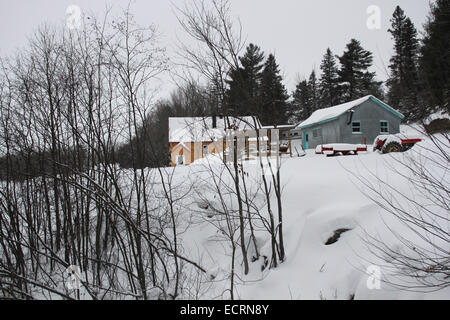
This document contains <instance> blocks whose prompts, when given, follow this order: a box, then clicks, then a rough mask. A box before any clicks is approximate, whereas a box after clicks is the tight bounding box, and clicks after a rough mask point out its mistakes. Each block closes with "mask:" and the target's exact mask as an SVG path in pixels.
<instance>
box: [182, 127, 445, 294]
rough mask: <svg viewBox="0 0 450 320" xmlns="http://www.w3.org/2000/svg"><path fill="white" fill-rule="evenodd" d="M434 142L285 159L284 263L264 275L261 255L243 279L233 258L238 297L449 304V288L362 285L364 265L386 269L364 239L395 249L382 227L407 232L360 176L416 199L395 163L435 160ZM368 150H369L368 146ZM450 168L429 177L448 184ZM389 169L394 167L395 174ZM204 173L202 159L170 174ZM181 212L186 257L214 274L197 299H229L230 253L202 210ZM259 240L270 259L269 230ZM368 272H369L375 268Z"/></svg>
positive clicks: (190, 176) (198, 176)
mask: <svg viewBox="0 0 450 320" xmlns="http://www.w3.org/2000/svg"><path fill="white" fill-rule="evenodd" d="M410 131H411V132H413V131H415V130H414V129H411V128H406V127H404V128H402V132H410ZM416 133H417V132H416ZM433 145H434V144H433V143H431V142H430V141H428V140H427V139H425V141H423V142H421V143H419V144H418V145H416V146H415V147H414V148H413V149H411V150H409V151H408V152H406V153H401V154H388V155H381V154H380V153H374V152H371V151H368V152H366V153H364V152H362V153H360V154H359V155H358V156H353V155H349V156H337V157H326V156H325V155H317V154H315V153H314V150H308V151H307V152H306V156H304V157H294V158H283V161H282V168H281V180H282V185H283V199H284V200H283V218H284V223H283V225H284V236H285V237H284V238H285V248H286V256H287V259H286V260H285V261H284V262H283V263H282V264H281V265H279V266H278V267H277V268H274V269H269V268H266V269H264V270H263V271H261V265H262V258H261V259H260V260H259V261H255V262H252V263H250V272H249V274H248V275H247V276H244V275H243V272H242V259H241V256H240V255H238V256H237V263H236V264H237V275H238V278H237V279H236V291H235V295H236V297H237V298H240V299H353V298H354V299H409V298H412V299H434V298H441V299H450V287H447V288H445V289H444V290H439V291H436V292H431V293H423V292H413V291H401V290H399V289H397V288H394V287H392V286H390V285H388V284H387V283H384V282H381V285H380V287H379V288H375V289H373V287H371V286H370V285H368V284H367V283H368V277H369V274H368V273H367V272H366V271H367V268H368V267H369V266H372V267H370V268H373V266H375V268H380V269H379V270H380V271H381V275H382V277H383V278H384V276H385V274H384V273H385V272H387V270H385V269H384V267H383V266H384V264H385V263H384V262H383V261H381V260H380V259H378V258H376V257H375V256H374V255H373V254H372V253H371V250H370V243H368V240H369V236H375V237H377V238H379V239H382V240H383V242H385V243H386V244H388V245H389V246H392V247H398V248H399V249H400V248H401V243H399V241H398V239H397V238H395V237H394V235H393V234H392V231H391V230H389V229H388V228H387V226H389V228H390V229H392V230H394V231H396V232H399V233H401V234H402V235H405V236H406V235H407V234H408V232H409V231H410V230H408V229H407V228H405V226H404V225H402V224H401V223H400V222H399V220H397V219H395V218H393V217H392V216H391V215H389V214H387V213H386V212H385V210H383V209H382V208H381V207H380V205H378V204H376V203H375V202H374V201H372V200H371V199H370V198H369V197H370V196H371V195H372V196H373V194H371V193H370V191H369V190H368V189H367V188H366V187H365V186H364V185H363V183H362V182H361V181H359V179H358V177H359V178H361V177H363V178H364V179H367V181H370V182H372V183H373V182H374V181H375V177H379V178H381V179H382V180H383V181H388V182H389V184H390V185H392V186H393V188H395V189H396V190H402V192H404V193H405V194H408V195H410V196H411V197H413V198H414V197H420V194H419V191H418V190H412V189H411V186H410V184H409V183H408V180H407V179H406V177H402V176H401V175H400V174H398V173H403V174H405V175H408V172H407V170H406V168H404V167H403V166H402V165H401V164H400V162H404V163H405V162H406V163H408V161H411V158H414V159H415V161H427V160H426V158H427V157H431V158H433V157H434V155H433V153H431V152H430V151H429V149H430V148H433ZM447 147H448V146H447ZM368 149H371V148H370V146H369V148H368ZM447 151H450V150H447ZM220 166H221V165H220V161H211V167H212V168H216V169H217V168H219V167H220ZM430 166H432V164H430ZM448 169H449V168H448V163H442V167H439V168H433V167H431V168H430V170H431V172H434V173H435V174H437V175H440V176H442V179H443V180H442V181H443V183H444V184H445V185H447V186H448V185H449V184H450V181H449V180H450V179H449V172H448ZM244 170H247V171H248V172H249V176H251V172H253V171H255V172H256V170H257V166H255V165H252V164H251V163H248V164H244ZM392 170H397V171H398V173H395V172H393V171H392ZM433 170H435V171H433ZM207 171H208V170H207V162H205V161H203V162H199V163H198V164H194V165H191V166H189V167H183V168H177V169H176V171H175V177H176V180H179V181H190V182H192V181H194V182H195V181H201V180H203V179H206V180H207V179H208V177H207V173H206V172H207ZM371 173H375V175H372V174H371ZM249 181H250V180H249ZM209 197H214V194H213V193H211V194H210V195H209ZM399 201H402V200H399ZM447 201H448V199H447ZM447 205H448V202H447ZM185 210H186V211H185V212H186V214H185V218H186V221H187V220H189V223H191V225H190V226H189V228H187V229H186V231H184V232H183V234H182V235H181V238H182V246H183V250H184V252H185V253H186V254H187V256H189V257H191V258H193V259H196V260H198V261H201V264H202V265H203V266H204V267H205V268H206V269H207V270H208V271H209V274H210V275H212V277H214V280H213V281H212V282H211V283H210V284H209V285H208V286H207V288H205V289H204V291H203V292H202V293H201V295H200V298H203V299H210V298H219V299H220V298H228V297H229V296H228V295H227V294H226V293H225V291H226V289H227V288H228V286H229V280H228V276H229V272H230V262H231V259H230V248H229V246H228V244H227V242H226V241H224V240H223V239H222V238H221V237H220V234H218V233H219V232H218V230H217V228H216V227H215V226H214V223H213V222H211V220H212V219H213V218H208V212H207V210H206V209H205V210H203V209H199V208H198V207H197V206H196V205H195V204H193V203H189V204H185ZM443 214H444V215H446V216H447V225H443V226H441V227H442V228H444V229H446V230H450V226H449V224H448V212H444V213H443ZM186 221H185V222H186ZM338 229H349V230H348V231H347V232H345V233H342V234H341V236H340V238H339V239H338V241H337V242H335V243H333V244H330V245H325V242H326V241H327V239H329V238H330V237H331V236H332V235H333V233H334V231H336V230H338ZM221 239H222V240H221ZM257 240H258V246H259V247H260V249H261V252H262V254H264V255H266V256H268V257H270V252H271V250H270V239H269V236H268V235H267V233H265V232H259V233H257ZM369 242H370V241H369ZM368 245H369V246H368ZM449 249H450V248H449ZM251 253H252V252H251V249H250V254H251ZM370 268H369V270H373V269H370ZM377 270H378V269H377ZM369 280H370V279H369Z"/></svg>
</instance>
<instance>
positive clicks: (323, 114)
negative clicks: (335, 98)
mask: <svg viewBox="0 0 450 320" xmlns="http://www.w3.org/2000/svg"><path fill="white" fill-rule="evenodd" d="M370 98H374V99H376V98H375V97H374V96H372V95H368V96H365V97H362V98H359V99H357V100H354V101H350V102H347V103H343V104H340V105H337V106H333V107H329V108H324V109H319V110H317V111H315V112H313V114H312V115H311V116H310V117H309V118H308V119H306V120H305V121H303V122H302V123H300V124H299V125H298V126H297V128H302V127H305V126H308V125H311V124H314V123H317V122H321V121H325V120H330V119H333V118H336V117H338V116H340V115H341V114H343V113H344V112H347V111H348V110H351V109H353V108H355V107H357V106H359V105H360V104H361V103H363V102H366V101H367V100H369V99H370ZM377 100H378V99H377Z"/></svg>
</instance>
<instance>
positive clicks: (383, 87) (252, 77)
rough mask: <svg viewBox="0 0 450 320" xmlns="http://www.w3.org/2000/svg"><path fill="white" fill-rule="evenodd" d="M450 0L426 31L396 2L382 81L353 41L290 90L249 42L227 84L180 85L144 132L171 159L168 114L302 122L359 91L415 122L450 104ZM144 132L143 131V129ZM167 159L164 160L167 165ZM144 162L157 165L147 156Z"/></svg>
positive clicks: (270, 59) (435, 7)
mask: <svg viewBox="0 0 450 320" xmlns="http://www.w3.org/2000/svg"><path fill="white" fill-rule="evenodd" d="M449 12H450V9H449V3H448V1H444V0H439V1H436V2H435V3H434V4H432V5H431V13H430V16H429V18H428V21H427V23H426V25H425V26H424V27H425V30H424V35H423V38H422V39H419V36H418V33H417V30H416V28H415V26H414V24H413V23H412V21H411V19H410V18H408V17H407V16H406V15H405V13H404V11H403V10H402V9H401V8H400V7H398V6H397V7H396V9H395V11H394V13H393V15H392V19H391V27H390V28H389V30H388V31H389V33H390V34H391V36H392V39H393V40H394V55H393V56H392V58H391V59H390V64H389V78H388V80H387V81H386V83H384V84H383V83H382V82H381V81H378V80H377V77H376V73H375V72H373V71H371V67H372V65H373V54H372V53H371V52H370V51H368V50H366V49H364V48H363V46H362V45H361V42H360V41H358V40H357V39H351V40H350V41H349V43H348V44H347V46H346V48H345V50H344V52H343V53H342V54H341V55H336V54H334V53H333V52H332V51H331V49H330V48H328V49H327V50H326V52H325V53H324V56H323V58H322V61H321V63H320V73H319V74H317V73H316V70H312V72H311V74H310V75H309V77H308V78H307V79H303V80H300V81H299V82H298V84H297V85H296V88H295V90H294V91H293V92H292V93H291V94H290V95H289V94H288V92H287V90H286V87H285V85H284V84H283V77H282V75H281V72H280V67H279V65H278V63H277V61H276V57H275V55H274V54H269V55H267V56H266V54H265V53H264V52H263V50H262V49H261V48H260V47H259V46H258V45H256V44H253V43H250V44H249V45H248V46H247V47H246V49H245V51H244V52H243V54H241V55H240V56H239V57H238V59H237V64H238V65H237V66H235V67H233V68H231V69H230V71H229V72H228V73H227V74H226V77H225V81H224V84H225V85H224V88H221V87H220V88H219V86H218V85H217V84H214V82H213V81H212V82H211V83H210V84H209V85H207V86H201V85H199V84H197V83H193V82H190V83H189V84H188V85H185V86H182V87H181V88H179V89H177V90H176V92H174V93H173V94H172V95H171V97H170V98H169V99H165V100H163V101H160V102H159V103H158V104H157V106H156V108H155V110H154V111H153V112H152V113H151V114H150V116H149V118H148V119H147V123H148V124H149V125H148V128H151V129H148V130H147V133H148V136H147V137H146V138H143V139H142V140H143V141H153V142H154V144H155V148H156V149H157V150H159V154H160V155H161V157H160V161H163V163H166V164H168V163H169V162H168V161H169V160H168V159H169V154H168V147H167V145H168V136H167V134H168V128H167V123H168V117H171V116H210V115H213V114H227V115H234V116H243V115H256V116H258V117H259V119H260V120H261V122H262V124H263V125H280V124H286V123H299V122H300V121H302V120H305V119H306V118H308V117H309V116H310V115H311V114H312V113H313V112H314V111H315V110H317V109H320V108H325V107H329V106H333V105H336V104H340V103H345V102H348V101H351V100H354V99H357V98H360V97H362V96H364V95H369V94H372V95H375V96H377V97H378V98H380V99H384V100H386V101H387V102H388V104H390V105H391V106H392V107H394V108H396V109H398V110H400V112H402V113H403V114H404V115H405V116H406V121H418V120H420V119H423V118H424V117H426V116H427V115H429V114H431V113H433V112H434V111H435V109H436V108H443V109H447V110H448V108H449V95H450V94H449V92H450V61H449V60H450V54H449V48H450V40H449V39H450V27H449V23H448V16H449ZM143 131H144V130H142V132H143ZM129 148H131V144H129V145H126V146H124V147H122V149H121V156H120V158H119V159H120V163H121V165H123V166H126V167H130V166H131V165H132V163H131V159H130V158H129V157H128V156H127V154H130V153H129V152H128V151H127V150H129ZM164 161H165V162H164ZM143 165H150V166H154V165H156V163H154V161H150V159H145V160H144V161H143Z"/></svg>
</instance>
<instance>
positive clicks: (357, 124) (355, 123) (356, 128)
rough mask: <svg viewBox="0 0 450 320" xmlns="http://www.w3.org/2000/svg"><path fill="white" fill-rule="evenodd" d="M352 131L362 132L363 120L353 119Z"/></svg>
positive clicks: (355, 132)
mask: <svg viewBox="0 0 450 320" xmlns="http://www.w3.org/2000/svg"><path fill="white" fill-rule="evenodd" d="M352 133H354V134H359V133H362V130H361V121H353V122H352Z"/></svg>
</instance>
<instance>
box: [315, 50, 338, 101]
mask: <svg viewBox="0 0 450 320" xmlns="http://www.w3.org/2000/svg"><path fill="white" fill-rule="evenodd" d="M320 70H321V71H322V75H321V77H320V80H319V93H320V102H319V105H320V106H321V107H330V106H334V105H337V104H339V102H340V96H339V84H338V68H337V65H336V59H335V57H334V55H333V53H332V52H331V50H330V48H328V49H327V52H326V53H325V55H324V56H323V59H322V63H321V64H320Z"/></svg>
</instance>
